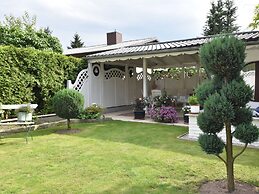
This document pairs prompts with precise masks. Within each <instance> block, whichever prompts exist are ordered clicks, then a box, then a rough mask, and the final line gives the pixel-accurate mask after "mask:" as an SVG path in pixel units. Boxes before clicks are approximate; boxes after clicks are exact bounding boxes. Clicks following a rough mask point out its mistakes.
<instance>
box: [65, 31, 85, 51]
mask: <svg viewBox="0 0 259 194" xmlns="http://www.w3.org/2000/svg"><path fill="white" fill-rule="evenodd" d="M81 47H84V42H82V40H81V38H80V36H79V34H78V33H75V35H74V37H73V40H71V41H70V47H67V48H68V49H71V48H81Z"/></svg>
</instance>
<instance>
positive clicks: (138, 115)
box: [134, 110, 145, 119]
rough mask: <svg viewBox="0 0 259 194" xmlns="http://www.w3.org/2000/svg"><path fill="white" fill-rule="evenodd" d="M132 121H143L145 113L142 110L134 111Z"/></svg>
mask: <svg viewBox="0 0 259 194" xmlns="http://www.w3.org/2000/svg"><path fill="white" fill-rule="evenodd" d="M134 119H145V111H144V110H138V111H134Z"/></svg>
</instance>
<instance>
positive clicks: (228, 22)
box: [203, 0, 239, 36]
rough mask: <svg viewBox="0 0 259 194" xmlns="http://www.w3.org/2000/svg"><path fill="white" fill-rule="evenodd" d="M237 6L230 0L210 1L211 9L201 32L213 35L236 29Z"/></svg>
mask: <svg viewBox="0 0 259 194" xmlns="http://www.w3.org/2000/svg"><path fill="white" fill-rule="evenodd" d="M236 11H237V7H236V6H235V5H234V3H233V1H232V0H225V1H222V0H218V1H217V2H216V3H215V2H212V3H211V9H210V11H209V13H208V15H207V21H206V24H205V26H204V30H203V33H204V35H205V36H207V35H215V34H221V33H232V32H236V31H238V28H239V27H238V26H237V25H236V24H235V22H236V17H237V16H236Z"/></svg>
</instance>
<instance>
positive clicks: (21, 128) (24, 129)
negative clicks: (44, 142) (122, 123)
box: [0, 117, 112, 135]
mask: <svg viewBox="0 0 259 194" xmlns="http://www.w3.org/2000/svg"><path fill="white" fill-rule="evenodd" d="M111 120H112V118H109V117H108V118H102V119H71V123H74V124H75V123H94V122H104V121H111ZM66 123H67V120H66V119H64V120H61V121H55V122H49V123H41V124H38V125H37V124H35V125H29V126H19V127H18V128H15V129H11V130H8V131H2V132H1V131H0V135H6V134H14V133H20V132H27V127H30V128H31V129H32V131H34V130H38V129H40V130H42V129H47V128H50V127H55V126H61V125H65V124H66Z"/></svg>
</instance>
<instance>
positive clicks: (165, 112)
mask: <svg viewBox="0 0 259 194" xmlns="http://www.w3.org/2000/svg"><path fill="white" fill-rule="evenodd" d="M148 112H149V114H150V117H151V119H153V120H154V121H157V122H163V123H175V122H177V121H178V116H177V112H176V110H175V108H174V107H172V106H167V107H166V106H161V107H155V106H153V107H151V108H149V110H148Z"/></svg>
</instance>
